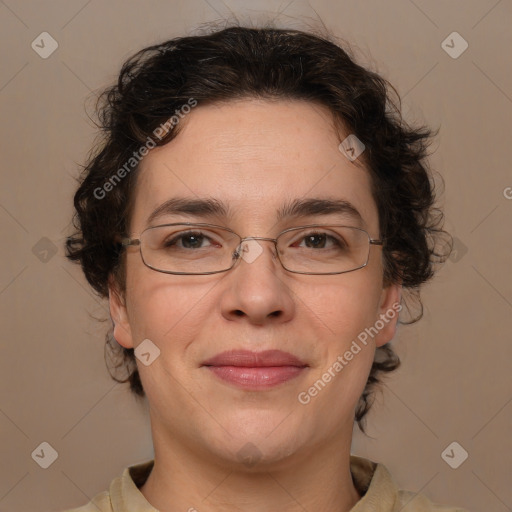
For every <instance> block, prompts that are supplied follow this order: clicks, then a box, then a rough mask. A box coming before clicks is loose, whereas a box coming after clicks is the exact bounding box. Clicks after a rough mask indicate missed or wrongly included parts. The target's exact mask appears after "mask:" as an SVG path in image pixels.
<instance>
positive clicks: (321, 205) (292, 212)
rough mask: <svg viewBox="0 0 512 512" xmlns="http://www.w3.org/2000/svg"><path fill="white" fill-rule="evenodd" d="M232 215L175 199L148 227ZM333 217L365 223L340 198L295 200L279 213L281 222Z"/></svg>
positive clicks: (224, 208) (209, 202)
mask: <svg viewBox="0 0 512 512" xmlns="http://www.w3.org/2000/svg"><path fill="white" fill-rule="evenodd" d="M229 213H230V208H229V206H228V205H226V204H225V203H223V202H222V201H219V200H217V199H213V198H205V199H193V198H185V197H173V198H171V199H168V200H167V201H165V202H164V203H162V204H161V205H160V206H158V207H157V208H156V209H155V210H153V212H152V213H151V214H150V215H149V217H148V220H147V222H148V225H149V224H151V223H152V222H154V221H155V220H157V219H158V218H160V217H163V216H165V215H173V214H182V215H190V216H194V217H202V218H213V217H228V216H229ZM333 214H341V215H345V216H349V217H352V218H353V219H354V220H356V221H357V222H359V223H364V221H363V217H362V215H361V214H360V213H359V211H358V210H357V208H356V207H355V206H354V205H353V204H351V203H350V202H349V201H346V200H344V199H337V198H332V199H331V198H304V199H294V200H292V201H289V202H287V203H285V204H284V205H283V206H281V207H280V208H279V209H278V210H277V212H276V216H277V220H278V222H280V221H283V220H285V219H297V218H301V217H310V216H315V215H333Z"/></svg>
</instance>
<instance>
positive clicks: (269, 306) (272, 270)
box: [220, 237, 295, 325]
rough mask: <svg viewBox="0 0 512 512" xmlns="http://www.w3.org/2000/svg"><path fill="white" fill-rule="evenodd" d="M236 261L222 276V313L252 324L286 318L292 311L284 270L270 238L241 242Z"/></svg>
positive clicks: (287, 278)
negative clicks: (223, 277) (223, 279)
mask: <svg viewBox="0 0 512 512" xmlns="http://www.w3.org/2000/svg"><path fill="white" fill-rule="evenodd" d="M239 260H240V261H238V262H237V263H236V265H235V267H234V268H232V269H231V270H230V271H229V272H228V274H227V275H226V276H225V281H224V283H225V284H224V286H225V287H224V289H223V293H222V297H221V302H220V305H221V310H222V315H223V316H224V317H225V318H227V319H228V320H238V321H241V320H242V321H246V322H248V323H251V324H254V325H264V324H266V323H281V322H286V321H289V320H290V319H291V318H292V317H293V314H294V311H295V301H294V298H293V293H292V290H291V288H290V286H291V283H290V282H289V276H288V275H287V274H288V272H286V270H284V269H283V267H282V266H281V263H280V262H279V259H278V257H277V254H276V247H275V244H274V240H273V239H272V238H263V237H251V238H245V239H244V240H243V241H242V244H241V247H240V250H239Z"/></svg>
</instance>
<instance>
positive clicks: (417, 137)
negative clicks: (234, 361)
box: [66, 25, 451, 432]
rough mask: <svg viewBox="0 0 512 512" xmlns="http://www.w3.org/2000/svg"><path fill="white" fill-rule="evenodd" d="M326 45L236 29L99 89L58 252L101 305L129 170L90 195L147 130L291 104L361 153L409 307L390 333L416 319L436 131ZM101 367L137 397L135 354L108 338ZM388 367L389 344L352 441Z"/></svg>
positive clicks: (435, 253) (426, 253) (164, 54)
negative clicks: (202, 110)
mask: <svg viewBox="0 0 512 512" xmlns="http://www.w3.org/2000/svg"><path fill="white" fill-rule="evenodd" d="M331 39H332V38H331V36H327V35H322V34H320V35H318V34H313V33H312V32H305V31H301V30H289V29H282V28H281V29H279V28H272V27H265V28H248V27H241V26H239V25H236V26H231V27H227V28H224V29H221V30H213V31H211V32H210V33H206V34H202V35H195V36H186V37H178V38H175V39H171V40H169V41H166V42H163V43H161V44H157V45H153V46H150V47H147V48H144V49H143V50H141V51H139V52H138V53H136V54H135V55H133V56H132V57H131V58H129V59H128V60H127V61H126V62H125V63H124V64H123V66H122V69H121V72H120V74H119V78H118V80H117V83H116V84H115V85H113V86H111V87H108V88H107V89H105V90H103V92H102V93H101V95H100V96H99V99H98V103H97V105H96V112H97V115H98V119H99V123H98V125H99V128H100V129H101V133H102V135H103V136H102V137H101V140H100V141H98V142H97V143H96V145H95V146H94V148H93V150H92V151H91V154H90V155H89V157H88V161H87V163H86V165H85V166H84V168H83V172H82V175H81V178H80V184H79V188H78V190H77V191H76V194H75V196H74V206H75V210H76V211H75V215H74V227H75V229H76V231H75V232H74V234H72V235H71V236H69V237H68V239H67V241H66V251H67V252H66V255H67V257H68V258H69V259H70V260H72V261H76V262H79V263H80V264H81V266H82V269H83V272H84V274H85V276H86V278H87V280H88V282H89V283H90V284H91V286H92V287H93V288H94V290H95V291H96V292H97V293H98V294H99V295H100V296H101V297H104V298H106V297H108V286H109V280H111V279H114V280H115V283H116V285H117V286H118V288H119V290H120V291H121V292H122V294H124V293H125V291H126V288H125V268H124V264H125V263H124V257H123V254H124V252H123V250H122V248H121V247H120V245H119V243H118V240H119V238H120V237H123V236H127V235H128V233H127V231H128V226H129V221H130V214H131V209H132V200H133V195H134V189H135V187H136V176H137V166H135V167H134V169H133V170H132V171H131V172H129V173H125V174H126V176H125V177H124V178H123V179H121V180H117V182H116V183H115V186H113V187H110V189H109V192H108V193H104V192H101V194H100V193H98V191H99V190H103V191H104V190H105V188H104V185H105V183H107V182H108V181H109V180H110V182H111V183H112V179H113V177H114V176H115V175H116V173H117V176H119V170H120V169H121V168H122V166H123V165H125V164H126V162H127V161H129V159H130V158H131V157H132V156H133V155H134V152H137V151H138V150H139V149H140V148H141V146H143V145H144V144H146V143H147V141H148V140H149V139H148V137H149V138H152V139H154V136H153V134H154V131H155V130H157V129H158V127H159V126H161V125H162V124H165V123H166V121H168V120H169V119H170V117H172V116H173V115H174V113H175V112H176V111H179V110H180V108H181V107H182V106H183V105H186V104H187V103H188V102H189V101H190V99H191V98H193V99H194V100H196V101H197V102H198V105H199V106H201V105H206V104H211V103H216V102H217V103H219V102H229V101H232V100H236V99H244V98H260V99H271V100H279V99H286V100H293V99H296V100H304V101H308V102H316V103H317V104H321V105H323V106H325V107H327V108H328V109H329V110H330V111H331V113H332V114H333V117H334V119H335V121H337V122H339V125H340V127H342V128H343V129H344V130H345V132H346V133H352V134H355V135H356V136H357V137H358V139H359V140H360V141H362V142H363V144H364V145H365V151H364V153H363V154H362V155H361V157H360V158H359V160H360V161H361V162H362V163H363V164H364V165H365V167H366V168H367V169H368V171H369V173H370V176H371V183H372V194H373V197H374V200H375V202H376V205H377V209H378V214H379V224H380V226H379V227H380V233H381V237H382V238H384V240H385V243H384V246H383V262H384V282H385V283H401V284H402V286H403V289H404V292H405V293H404V295H403V298H402V302H403V303H404V305H405V306H407V307H406V308H405V311H409V312H410V311H411V310H412V309H415V308H416V307H417V306H419V313H418V314H416V315H413V316H414V318H412V319H410V320H409V321H407V322H406V321H405V320H404V319H403V311H402V314H401V316H400V322H401V323H412V322H414V321H416V320H418V319H419V318H420V317H421V316H422V311H423V308H422V305H421V300H420V296H419V287H420V285H421V284H423V283H425V282H426V281H427V280H429V279H430V278H431V277H432V276H433V274H434V267H435V264H436V262H439V261H443V260H444V259H445V258H446V256H447V255H448V254H449V250H450V247H451V243H449V244H448V245H447V244H443V247H444V253H443V251H439V250H436V247H438V245H437V242H438V241H439V240H440V238H442V237H443V235H447V233H446V232H445V231H444V230H443V229H442V226H441V224H442V217H443V215H442V213H441V211H440V209H439V208H438V207H436V206H435V200H436V198H435V194H434V190H435V186H434V180H433V173H432V171H431V170H430V168H429V166H428V162H427V161H426V157H427V156H428V154H427V153H428V152H427V149H428V147H429V145H430V142H431V140H432V138H433V137H434V136H435V135H437V131H436V132H434V131H433V130H432V129H430V128H428V127H426V126H420V127H415V128H412V127H411V126H410V125H408V124H407V123H406V122H405V121H404V119H403V118H402V115H401V101H400V98H399V95H398V93H397V91H396V89H394V87H393V86H392V85H391V84H390V83H389V82H388V81H387V80H386V79H384V78H383V77H381V76H380V75H379V74H377V73H376V72H373V71H371V70H369V69H366V68H364V67H362V66H361V65H359V64H357V63H356V62H355V58H354V57H353V56H352V50H351V49H350V48H349V45H348V44H347V43H344V45H343V46H345V48H343V47H342V45H341V44H340V43H339V42H334V41H331ZM167 126H169V125H168V124H167ZM180 126H181V125H180V124H179V123H178V124H177V125H176V126H175V127H174V128H172V129H169V131H168V133H167V134H166V135H165V136H163V137H162V138H161V139H159V140H158V141H156V145H157V146H160V145H163V144H166V143H167V142H169V141H170V140H172V139H173V138H174V137H176V136H177V135H178V134H179V132H180ZM102 187H103V188H102ZM448 246H449V247H448ZM407 292H408V293H407ZM413 303H414V305H415V308H411V304H413ZM105 358H106V359H107V358H108V359H109V361H107V366H108V368H109V371H110V374H111V376H112V378H113V379H114V380H116V381H117V382H129V385H130V389H131V390H132V391H133V393H134V394H135V395H137V396H139V397H143V396H144V395H145V392H144V389H143V386H142V383H141V380H140V376H139V373H138V370H137V365H136V361H135V356H134V350H133V349H126V348H124V347H121V346H120V345H119V344H118V343H117V342H116V341H115V340H114V339H113V335H112V330H111V329H110V330H109V332H108V333H107V337H106V345H105ZM399 365H400V359H399V357H398V356H397V355H396V353H395V352H394V351H393V349H392V347H391V346H390V345H389V344H386V345H384V346H382V347H379V348H377V350H376V354H375V359H374V361H373V364H372V367H371V370H370V373H369V376H368V380H367V384H366V387H365V389H364V392H363V393H362V395H361V397H360V399H359V401H358V403H357V406H356V409H355V420H356V421H357V423H358V426H359V428H360V430H361V431H362V432H365V421H364V417H365V415H366V414H367V413H368V411H369V410H370V408H371V406H372V404H373V402H374V399H375V396H374V391H375V389H378V386H377V385H378V384H379V383H380V382H381V378H380V377H381V375H382V374H384V373H386V372H391V371H393V370H395V369H397V368H398V367H399ZM119 372H122V373H123V376H120V373H119Z"/></svg>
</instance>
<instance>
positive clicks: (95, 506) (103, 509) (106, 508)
mask: <svg viewBox="0 0 512 512" xmlns="http://www.w3.org/2000/svg"><path fill="white" fill-rule="evenodd" d="M62 512H113V509H112V504H111V501H110V493H109V492H108V491H103V492H102V493H100V494H98V495H97V496H96V497H95V498H94V499H93V500H92V501H90V502H89V503H87V505H83V506H81V507H78V508H73V509H68V510H64V511H62Z"/></svg>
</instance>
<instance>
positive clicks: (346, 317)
mask: <svg viewBox="0 0 512 512" xmlns="http://www.w3.org/2000/svg"><path fill="white" fill-rule="evenodd" d="M181 123H182V125H181V126H180V128H181V129H182V131H181V133H180V134H179V135H178V136H177V138H176V139H174V140H172V141H171V142H169V143H168V144H166V145H165V146H162V147H159V148H156V149H154V150H152V151H151V152H150V154H149V155H148V156H147V157H146V158H145V159H144V160H143V161H142V163H141V168H140V174H139V179H138V183H137V190H136V195H135V202H134V209H133V215H132V218H131V235H133V236H138V235H139V234H140V233H141V232H142V231H143V230H144V229H145V228H146V227H147V225H148V224H147V218H148V216H149V214H150V213H151V212H152V211H153V210H154V209H155V208H157V207H158V206H159V205H161V204H162V203H163V202H164V201H166V200H168V199H169V198H171V197H175V196H186V197H189V198H198V197H200V198H207V197H210V198H211V197H214V198H217V199H219V200H222V201H224V202H226V203H227V204H228V205H229V206H230V210H231V211H230V215H229V216H227V217H226V218H224V217H220V218H217V217H214V218H198V217H195V216H183V215H180V216H176V215H172V216H169V215H167V216H165V217H162V218H161V219H159V220H158V222H156V224H164V223H168V222H180V221H183V222H194V221H197V222H210V223H213V224H219V225H224V226H227V227H230V228H231V229H233V230H234V231H236V232H237V233H239V234H240V235H241V236H265V237H273V238H274V237H275V236H277V234H278V233H279V232H280V231H282V230H284V229H286V228H288V227H293V226H299V225H307V224H313V223H329V222H331V221H332V222H331V223H336V222H337V221H340V220H346V221H347V222H346V223H347V224H350V223H352V224H354V222H353V221H352V222H350V220H351V219H347V218H345V219H340V217H336V216H315V217H306V218H301V219H294V220H288V221H283V222H281V223H277V221H276V213H275V212H276V209H277V208H279V207H280V206H281V205H282V204H283V203H284V202H285V201H288V200H291V199H295V198H304V197H319V198H326V197H329V198H333V197H335V198H338V199H344V200H347V201H350V202H351V203H352V204H353V205H355V207H356V208H357V209H358V211H359V212H360V213H361V215H362V218H363V222H364V227H365V229H366V230H367V231H368V232H369V234H370V236H371V237H372V238H379V236H380V233H379V230H378V213H377V208H376V205H375V202H374V200H373V198H372V195H371V192H370V177H369V174H368V172H367V171H366V169H364V168H363V167H362V166H361V165H355V164H354V163H352V162H350V161H349V160H348V159H347V158H346V157H345V156H344V155H343V154H342V153H341V152H340V151H339V149H338V145H339V143H340V141H341V140H343V138H344V137H345V136H346V135H348V134H345V135H343V137H342V138H340V135H339V134H338V133H337V132H336V130H335V128H334V126H333V122H332V118H331V116H330V113H329V111H328V110H326V109H325V108H324V107H321V106H318V105H314V104H312V103H308V102H303V101H283V100H280V101H278V102H275V101H274V102H270V101H267V100H256V99H247V100H239V101H233V102H230V103H227V104H217V105H209V106H197V107H196V108H194V109H193V110H192V112H191V113H190V114H188V115H187V116H186V118H185V119H184V120H182V121H181ZM261 247H262V248H263V252H262V254H261V255H260V256H259V257H258V258H257V259H256V260H255V261H253V262H252V263H248V262H246V261H244V260H242V261H240V262H239V263H238V264H237V266H236V267H235V268H234V269H232V270H230V271H229V272H225V273H221V274H214V275H202V276H178V275H167V274H163V273H160V272H155V271H153V270H151V269H149V268H148V267H146V266H145V265H144V264H143V262H142V260H141V257H140V253H139V249H138V248H137V247H129V248H128V249H127V255H126V268H127V277H126V292H125V293H124V294H121V293H119V292H118V290H117V287H116V286H115V284H114V283H113V282H112V283H111V287H110V308H111V315H112V318H113V320H114V322H115V329H114V335H115V338H116V340H117V341H118V342H119V343H120V344H121V345H122V346H124V347H127V348H135V347H137V345H138V344H139V343H141V342H142V341H143V340H144V339H146V338H148V339H150V340H151V341H152V342H153V343H154V344H155V345H156V346H158V347H159V349H160V351H161V353H160V356H159V357H158V358H157V359H156V360H155V361H154V362H153V363H152V364H151V365H149V366H144V365H143V364H141V363H140V361H137V364H138V368H139V372H140V376H141V379H142V383H143V386H144V389H145V391H146V394H147V397H148V401H149V405H150V419H151V428H152V435H153V443H154V448H155V466H154V469H153V471H152V473H151V475H150V476H149V478H148V480H147V482H146V483H145V485H144V486H143V487H142V488H141V491H142V493H143V494H144V496H145V497H146V499H147V500H148V501H149V502H150V503H151V504H152V505H153V506H154V507H156V508H157V509H159V510H161V511H162V512H170V511H177V510H189V509H190V508H192V507H193V508H195V509H197V510H199V511H201V510H211V511H217V510H219V511H220V510H222V511H235V510H244V511H246V512H251V511H262V510H281V511H285V512H292V511H299V510H300V511H303V510H304V509H306V510H323V511H327V512H329V511H332V512H334V511H337V512H339V511H348V510H350V509H351V508H352V507H353V506H354V505H355V503H356V502H357V501H358V500H359V499H360V496H359V494H358V492H357V491H356V489H355V487H354V485H353V482H352V479H351V474H350V466H349V457H350V444H351V438H352V429H353V422H354V409H355V407H356V404H357V402H358V399H359V397H360V395H361V394H362V392H363V390H364V388H365V384H366V381H367V377H368V374H369V371H370V368H371V364H372V361H373V358H374V353H375V349H376V347H378V346H382V345H384V344H385V343H387V342H388V341H390V340H391V338H392V337H393V335H394V333H395V329H396V316H395V318H394V319H392V320H391V321H389V322H388V323H387V324H386V325H385V327H384V328H383V329H382V330H380V331H379V333H378V335H376V336H375V337H374V338H373V339H372V338H370V339H369V342H368V344H367V345H366V346H362V350H361V351H360V352H359V353H358V354H357V355H355V356H354V358H353V359H352V361H350V362H349V364H347V366H345V367H344V368H343V370H342V371H341V372H339V373H337V374H336V376H335V377H334V378H333V379H332V380H331V381H330V382H329V383H328V384H327V385H326V386H325V388H324V389H322V390H321V391H320V392H319V393H318V395H317V396H316V397H314V398H312V399H311V401H310V403H309V404H307V405H303V404H301V403H300V402H299V401H298V399H297V396H298V394H299V393H300V392H301V391H305V390H307V389H308V388H309V387H310V386H311V385H312V384H313V383H314V382H315V381H317V380H318V379H319V378H321V376H322V374H323V373H324V372H325V371H327V369H328V368H329V367H331V366H332V364H333V362H334V361H336V360H337V357H338V356H339V355H343V354H344V353H345V352H346V351H347V350H348V349H349V347H350V345H351V343H352V341H353V340H354V339H356V337H357V335H358V334H359V333H360V332H362V331H363V330H364V329H365V327H369V326H372V325H374V324H375V322H376V321H377V320H379V318H380V315H381V314H384V313H385V312H386V311H388V310H390V308H391V306H392V305H393V304H394V303H397V302H399V301H400V286H399V285H394V284H393V285H388V286H384V285H383V267H382V249H381V248H380V247H378V246H372V247H371V249H370V260H369V263H368V265H367V266H366V267H364V268H362V269H360V270H357V271H354V272H350V273H346V274H340V275H327V276H311V275H300V274H293V273H289V272H287V271H285V270H284V269H283V268H282V267H281V266H280V264H279V262H278V260H277V259H276V258H275V256H274V254H273V251H274V246H273V244H272V243H269V242H261ZM231 349H249V350H253V351H262V350H267V349H280V350H283V351H287V352H290V353H292V354H294V355H296V356H297V357H299V358H300V359H301V360H303V361H305V362H307V364H308V365H309V368H308V369H307V370H306V371H304V372H302V374H301V375H300V376H299V377H297V378H295V379H292V380H290V381H288V382H285V383H283V384H280V385H279V386H277V387H275V388H271V389H266V390H264V391H245V390H242V389H240V388H237V387H234V386H232V385H229V384H227V383H225V382H223V381H221V380H219V379H218V378H217V377H216V376H215V375H213V374H212V373H211V372H210V371H208V370H207V369H206V368H204V367H201V363H202V362H204V361H205V360H206V359H208V358H210V357H212V356H214V355H215V354H217V353H220V352H223V351H225V350H231ZM248 442H250V443H252V445H254V446H255V447H257V451H258V457H260V459H259V461H258V462H257V463H256V464H254V465H252V466H250V467H249V466H248V465H246V464H244V463H243V462H241V461H240V460H239V456H238V455H237V454H238V451H239V450H240V449H241V448H242V447H243V446H244V445H246V443H248ZM334 455H335V456H334Z"/></svg>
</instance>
